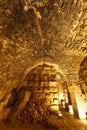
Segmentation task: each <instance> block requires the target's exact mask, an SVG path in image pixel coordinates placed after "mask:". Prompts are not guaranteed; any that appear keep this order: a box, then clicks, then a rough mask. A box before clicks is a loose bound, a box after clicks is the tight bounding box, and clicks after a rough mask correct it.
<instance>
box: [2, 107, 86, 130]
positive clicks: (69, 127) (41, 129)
mask: <svg viewBox="0 0 87 130" xmlns="http://www.w3.org/2000/svg"><path fill="white" fill-rule="evenodd" d="M62 114H63V117H62V118H59V117H58V118H57V117H56V118H55V122H57V123H58V124H59V126H60V127H59V128H58V129H57V128H49V127H46V125H45V124H29V123H20V122H17V123H16V124H15V123H14V124H2V123H0V130H87V123H84V122H83V121H82V120H78V119H76V118H74V117H73V115H71V114H70V113H68V112H66V111H65V110H63V111H62ZM50 120H53V119H50Z"/></svg>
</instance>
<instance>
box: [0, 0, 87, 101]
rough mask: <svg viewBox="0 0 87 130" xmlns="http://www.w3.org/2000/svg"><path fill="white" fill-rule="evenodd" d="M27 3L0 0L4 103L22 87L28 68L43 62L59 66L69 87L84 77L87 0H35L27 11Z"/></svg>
mask: <svg viewBox="0 0 87 130" xmlns="http://www.w3.org/2000/svg"><path fill="white" fill-rule="evenodd" d="M24 6H25V2H24V0H15V1H11V0H9V1H8V0H4V1H2V0H0V102H1V103H2V101H3V100H5V97H6V94H7V93H8V92H9V93H10V92H11V91H12V89H14V88H18V87H20V82H21V83H22V82H23V80H24V79H23V76H24V73H25V71H26V70H27V68H29V67H30V68H31V67H33V66H34V65H35V64H39V63H41V62H48V63H54V64H56V65H58V66H59V67H60V68H61V70H62V72H63V73H64V75H65V76H66V78H67V83H68V86H70V85H72V84H78V83H79V79H84V78H80V77H79V76H81V77H84V76H83V75H84V74H83V72H82V73H80V75H79V69H80V67H81V66H80V64H81V62H82V61H83V59H84V58H85V56H87V1H86V0H48V1H47V2H46V3H43V4H41V5H39V4H38V3H35V2H34V3H31V4H30V5H29V9H28V10H27V11H25V10H24ZM86 60H87V59H86ZM82 68H84V65H83V67H82ZM86 70H87V69H86ZM85 74H86V71H85ZM84 80H85V79H84ZM85 84H86V85H87V82H86V80H85Z"/></svg>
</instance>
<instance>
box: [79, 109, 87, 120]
mask: <svg viewBox="0 0 87 130" xmlns="http://www.w3.org/2000/svg"><path fill="white" fill-rule="evenodd" d="M79 117H80V119H86V114H85V111H84V109H83V108H82V107H80V108H79Z"/></svg>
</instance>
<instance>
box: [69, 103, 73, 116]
mask: <svg viewBox="0 0 87 130" xmlns="http://www.w3.org/2000/svg"><path fill="white" fill-rule="evenodd" d="M69 112H70V113H71V114H74V112H73V108H72V105H69Z"/></svg>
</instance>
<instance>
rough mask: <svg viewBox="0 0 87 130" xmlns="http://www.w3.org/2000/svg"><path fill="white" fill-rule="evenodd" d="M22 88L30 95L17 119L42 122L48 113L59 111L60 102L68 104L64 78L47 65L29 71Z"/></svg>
mask: <svg viewBox="0 0 87 130" xmlns="http://www.w3.org/2000/svg"><path fill="white" fill-rule="evenodd" d="M22 87H23V88H25V89H26V90H27V91H29V92H30V93H31V97H30V98H29V101H28V102H27V104H26V106H25V108H24V110H23V111H22V113H20V115H19V119H23V120H26V119H27V120H31V121H35V122H36V121H42V120H44V119H45V118H46V117H47V116H48V115H49V112H58V111H59V105H60V104H61V101H66V102H68V93H67V82H66V80H65V78H64V76H63V75H62V74H61V73H60V72H58V70H56V69H55V67H54V66H52V65H49V64H41V65H38V66H36V67H34V68H33V69H31V70H30V71H29V73H28V74H27V75H26V77H25V79H24V81H23V83H22ZM64 105H65V104H64Z"/></svg>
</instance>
